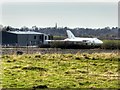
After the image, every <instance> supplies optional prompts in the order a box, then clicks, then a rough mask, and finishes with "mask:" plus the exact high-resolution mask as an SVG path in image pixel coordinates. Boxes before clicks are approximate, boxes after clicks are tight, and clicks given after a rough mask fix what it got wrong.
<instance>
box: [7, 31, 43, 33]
mask: <svg viewBox="0 0 120 90" xmlns="http://www.w3.org/2000/svg"><path fill="white" fill-rule="evenodd" d="M8 32H9V33H14V34H43V33H39V32H34V31H8Z"/></svg>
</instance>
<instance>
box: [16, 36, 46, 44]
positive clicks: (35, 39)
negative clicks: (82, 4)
mask: <svg viewBox="0 0 120 90" xmlns="http://www.w3.org/2000/svg"><path fill="white" fill-rule="evenodd" d="M40 37H41V38H42V39H44V38H43V37H44V35H43V34H18V43H17V44H18V45H20V46H27V45H28V46H32V45H39V44H42V43H43V40H42V39H41V38H40Z"/></svg>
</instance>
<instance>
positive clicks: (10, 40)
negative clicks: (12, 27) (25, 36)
mask: <svg viewBox="0 0 120 90" xmlns="http://www.w3.org/2000/svg"><path fill="white" fill-rule="evenodd" d="M1 35H2V40H1V41H2V45H13V46H14V45H16V43H17V41H18V38H17V35H16V34H13V33H9V32H5V31H2V32H1Z"/></svg>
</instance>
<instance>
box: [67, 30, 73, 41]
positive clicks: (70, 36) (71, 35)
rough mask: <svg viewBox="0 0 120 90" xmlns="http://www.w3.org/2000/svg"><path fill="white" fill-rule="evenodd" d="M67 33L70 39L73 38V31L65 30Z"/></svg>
mask: <svg viewBox="0 0 120 90" xmlns="http://www.w3.org/2000/svg"><path fill="white" fill-rule="evenodd" d="M67 35H68V38H70V39H74V38H75V36H74V35H73V33H72V32H71V31H70V30H67Z"/></svg>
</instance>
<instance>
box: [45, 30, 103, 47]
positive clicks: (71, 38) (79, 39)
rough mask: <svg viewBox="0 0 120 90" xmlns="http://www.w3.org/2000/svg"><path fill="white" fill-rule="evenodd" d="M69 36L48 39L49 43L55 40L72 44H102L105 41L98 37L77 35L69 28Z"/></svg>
mask: <svg viewBox="0 0 120 90" xmlns="http://www.w3.org/2000/svg"><path fill="white" fill-rule="evenodd" d="M67 36H68V38H66V39H64V40H46V42H47V43H54V42H65V43H67V42H68V43H72V44H80V45H101V44H103V42H102V41H101V40H99V39H98V38H82V37H75V36H74V34H73V33H72V32H71V31H70V30H67Z"/></svg>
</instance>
